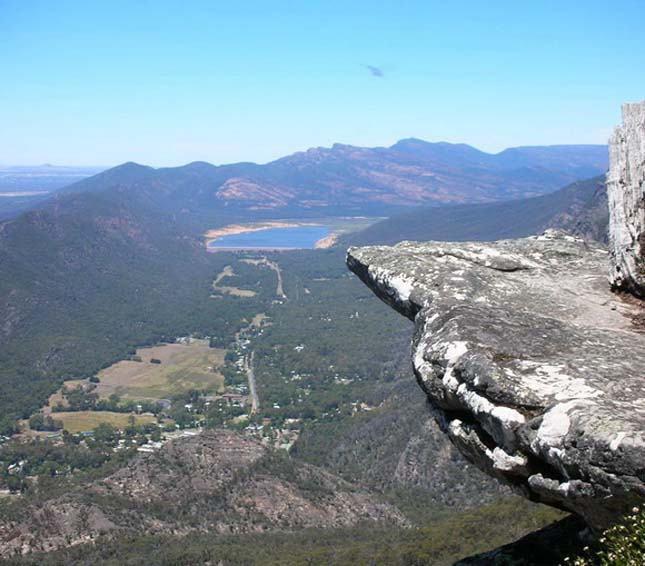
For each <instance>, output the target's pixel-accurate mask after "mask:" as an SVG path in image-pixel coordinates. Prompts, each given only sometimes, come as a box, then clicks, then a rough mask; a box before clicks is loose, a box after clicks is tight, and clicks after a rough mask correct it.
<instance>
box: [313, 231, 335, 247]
mask: <svg viewBox="0 0 645 566" xmlns="http://www.w3.org/2000/svg"><path fill="white" fill-rule="evenodd" d="M337 240H338V234H337V233H335V232H332V233H331V234H329V236H325V237H324V238H321V239H320V240H318V241H317V242H316V243H315V244H314V248H315V249H317V250H324V249H326V248H331V247H332V246H333V245H334V244H335V243H336V241H337Z"/></svg>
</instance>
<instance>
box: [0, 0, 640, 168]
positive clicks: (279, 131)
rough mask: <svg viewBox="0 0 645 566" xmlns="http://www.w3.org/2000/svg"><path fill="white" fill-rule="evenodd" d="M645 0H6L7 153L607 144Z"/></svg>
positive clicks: (252, 155) (636, 66)
mask: <svg viewBox="0 0 645 566" xmlns="http://www.w3.org/2000/svg"><path fill="white" fill-rule="evenodd" d="M643 21H645V2H644V1H643V0H638V1H631V0H617V1H614V2H607V0H603V1H595V0H587V1H576V2H573V1H566V0H560V1H559V2H551V1H548V0H541V1H525V2H518V1H517V0H515V1H513V2H506V1H499V2H496V1H495V0H489V1H488V2H481V1H459V0H453V1H451V2H448V1H445V0H444V1H441V2H434V1H430V0H426V1H419V2H416V1H409V2H405V1H402V0H399V1H398V2H394V1H392V2H379V1H377V0H370V1H365V2H363V1H351V0H344V1H341V2H337V1H335V0H325V1H321V2H313V1H309V2H305V1H301V2H290V1H288V0H280V1H272V2H269V1H266V2H260V1H257V2H256V1H254V2H245V1H241V0H238V1H228V2H220V1H217V0H211V1H208V2H206V1H204V2H200V1H191V0H184V1H181V2H180V1H175V2H165V1H163V0H155V1H143V0H140V1H136V0H129V1H118V0H110V1H108V0H105V1H99V0H95V1H89V2H88V1H87V0H85V1H82V2H81V1H65V0H56V1H55V2H54V1H42V2H40V1H30V0H15V1H14V0H0V163H4V164H35V163H44V162H50V163H57V164H85V165H89V164H100V165H114V164H118V163H120V162H124V161H130V160H132V161H137V162H140V163H146V164H150V165H155V166H157V165H177V164H182V163H186V162H190V161H194V160H206V161H209V162H212V163H228V162H234V161H258V162H265V161H268V160H271V159H274V158H276V157H279V156H282V155H285V154H288V153H291V152H294V151H298V150H302V149H306V148H308V147H312V146H321V145H324V146H327V145H331V144H332V143H334V142H341V143H350V144H354V145H368V146H374V145H389V144H391V143H393V142H395V141H396V140H398V139H400V138H405V137H418V138H422V139H426V140H429V141H440V140H445V141H451V142H465V143H469V144H471V145H474V146H476V147H479V148H481V149H484V150H487V151H498V150H500V149H503V148H505V147H508V146H516V145H538V144H555V143H605V141H606V139H607V137H608V135H609V133H610V131H611V128H612V127H613V125H614V124H616V123H617V122H618V121H619V118H620V104H621V103H622V102H625V101H635V100H642V99H643V98H645V33H643Z"/></svg>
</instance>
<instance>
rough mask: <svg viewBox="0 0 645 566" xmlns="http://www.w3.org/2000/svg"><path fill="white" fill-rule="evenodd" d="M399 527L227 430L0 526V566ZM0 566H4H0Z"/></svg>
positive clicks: (0, 521) (367, 497) (379, 502)
mask: <svg viewBox="0 0 645 566" xmlns="http://www.w3.org/2000/svg"><path fill="white" fill-rule="evenodd" d="M365 522H372V523H373V524H376V523H386V524H390V525H398V526H405V525H407V524H408V522H407V520H406V518H405V517H404V516H403V515H402V513H401V512H400V511H399V510H398V509H397V508H396V507H394V505H392V504H391V503H389V502H387V501H385V500H384V499H382V498H381V497H380V496H379V495H378V494H376V493H374V492H371V491H367V490H366V489H364V488H361V487H359V486H357V485H355V484H351V483H348V482H347V481H344V480H342V479H341V478H339V477H338V476H335V475H333V474H330V473H329V472H327V471H325V470H323V469H321V468H318V467H316V466H311V465H309V464H305V463H303V462H299V461H297V460H295V459H292V458H290V457H289V456H288V455H286V454H285V453H282V452H275V451H273V450H271V449H269V448H267V447H266V446H265V445H263V444H261V443H260V442H259V441H257V440H255V439H252V438H248V437H245V436H243V435H241V434H237V433H234V432H232V431H228V430H223V429H217V430H211V431H205V432H203V433H202V434H199V435H196V436H193V437H190V438H178V439H176V440H173V441H171V442H168V443H167V444H165V445H164V446H163V447H162V448H161V449H160V450H159V451H158V452H155V453H154V454H140V455H138V456H137V457H136V458H135V459H134V460H132V461H130V462H129V463H128V464H127V465H126V466H124V467H123V468H121V469H120V470H117V471H116V472H114V473H113V474H111V475H110V476H108V477H106V478H104V479H102V480H97V481H94V482H91V483H86V484H82V485H79V486H76V487H73V488H70V489H69V491H67V492H66V493H65V494H64V495H60V496H57V497H54V498H52V499H48V500H45V501H33V502H31V501H27V502H25V505H24V506H23V507H22V508H21V510H20V514H16V515H15V516H10V515H6V516H2V517H0V562H2V560H3V559H5V558H7V557H9V556H11V555H12V554H14V553H19V554H25V553H27V552H43V551H44V552H49V551H53V550H56V549H60V548H69V547H70V546H75V545H79V544H83V543H91V542H94V541H96V540H97V539H99V538H101V537H103V538H113V537H119V536H139V535H144V534H145V535H177V534H179V535H185V534H188V533H195V532H204V531H208V532H211V533H213V535H216V534H230V533H238V534H240V533H257V532H264V531H288V530H293V529H300V528H330V529H331V528H342V527H350V526H354V525H357V524H359V523H365ZM3 563H4V562H3Z"/></svg>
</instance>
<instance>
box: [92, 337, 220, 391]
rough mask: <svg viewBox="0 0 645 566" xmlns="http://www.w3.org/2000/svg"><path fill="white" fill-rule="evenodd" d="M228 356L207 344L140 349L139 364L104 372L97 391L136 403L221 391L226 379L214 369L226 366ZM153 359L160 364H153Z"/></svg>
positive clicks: (128, 363) (124, 364) (125, 364)
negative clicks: (191, 391)
mask: <svg viewBox="0 0 645 566" xmlns="http://www.w3.org/2000/svg"><path fill="white" fill-rule="evenodd" d="M225 354H226V350H219V349H216V348H209V346H208V342H207V341H206V340H193V341H192V342H191V343H190V344H166V345H164V346H154V347H152V348H140V349H139V350H137V356H140V358H141V361H140V362H132V361H122V362H118V363H117V364H114V365H112V366H110V367H109V368H106V369H104V370H101V371H100V372H99V374H98V377H99V379H100V380H101V381H100V383H99V384H98V387H97V389H96V391H97V393H98V394H99V396H100V397H102V398H107V397H109V396H110V395H112V394H113V393H116V394H117V395H119V396H120V397H123V398H126V399H134V400H140V399H153V400H154V399H166V398H168V397H170V396H172V395H175V394H177V393H182V392H184V391H187V390H189V389H206V390H208V391H212V392H215V391H220V390H223V386H224V378H223V377H222V375H221V374H220V373H219V372H217V371H216V370H215V368H217V367H219V366H222V365H223V364H224V355H225ZM153 358H154V359H157V360H160V361H161V363H160V364H153V363H150V360H151V359H153Z"/></svg>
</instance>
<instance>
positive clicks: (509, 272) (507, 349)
mask: <svg viewBox="0 0 645 566" xmlns="http://www.w3.org/2000/svg"><path fill="white" fill-rule="evenodd" d="M608 261H609V259H608V253H607V251H606V250H605V249H603V248H601V247H600V246H599V245H597V244H593V243H589V242H587V241H584V240H582V239H578V238H575V237H573V236H570V235H567V234H565V233H562V232H555V231H548V232H546V233H545V234H543V235H541V236H534V237H530V238H524V239H519V240H507V241H499V242H493V243H474V242H473V243H442V242H426V243H417V242H402V243H400V244H397V245H395V246H392V247H389V246H372V247H364V248H350V249H349V251H348V255H347V264H348V266H349V268H350V269H351V270H352V271H353V272H354V273H355V274H356V275H358V276H359V277H360V278H361V280H363V281H364V282H365V283H366V284H367V285H368V286H369V287H370V288H371V289H372V290H373V291H374V293H375V294H376V295H377V296H379V297H380V298H381V299H383V300H384V301H385V302H386V303H388V304H389V305H391V306H392V307H393V308H395V309H396V310H397V311H399V312H400V313H401V314H403V315H405V316H406V317H408V318H409V319H410V320H412V321H414V324H415V333H414V338H413V343H412V360H413V367H414V372H415V374H416V377H417V380H418V382H419V385H420V386H421V388H422V389H423V390H424V391H425V394H426V395H427V397H428V400H429V405H430V407H431V410H432V411H433V412H434V414H435V417H436V419H437V421H438V422H439V424H440V426H441V427H442V428H443V430H444V431H445V432H446V433H447V434H448V436H449V437H450V439H451V440H452V442H453V443H454V444H455V445H456V446H457V447H458V449H459V450H460V451H461V452H462V453H463V454H464V456H465V457H466V458H467V459H468V460H470V461H471V462H472V463H474V464H475V465H476V466H478V467H479V468H481V469H482V470H484V471H485V472H487V473H488V474H490V475H491V476H494V477H496V478H498V479H500V480H502V481H503V482H505V483H507V484H508V485H510V486H511V487H513V488H514V489H515V490H516V491H518V492H519V493H521V494H523V495H524V496H526V497H527V498H529V499H531V500H533V501H538V502H542V503H546V504H549V505H553V506H555V507H558V508H561V509H565V510H569V511H572V512H575V513H577V514H578V515H580V516H581V517H582V518H584V520H585V521H586V522H587V523H588V524H589V525H590V526H591V527H592V528H593V529H594V530H600V529H604V528H605V527H607V526H608V525H610V524H612V523H614V522H615V521H616V520H617V519H618V518H619V517H621V516H622V515H623V514H625V513H626V512H628V511H629V510H630V508H631V507H633V506H635V505H638V504H641V503H642V501H643V500H644V499H645V435H644V432H643V431H644V429H645V380H644V376H645V335H644V334H643V333H642V331H641V329H640V327H639V320H640V319H639V312H640V305H639V304H637V301H636V300H635V299H634V300H630V301H626V300H624V299H622V298H621V297H620V296H619V295H615V294H613V293H612V292H611V291H610V288H609V285H608V284H607V279H606V270H607V264H608Z"/></svg>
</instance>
